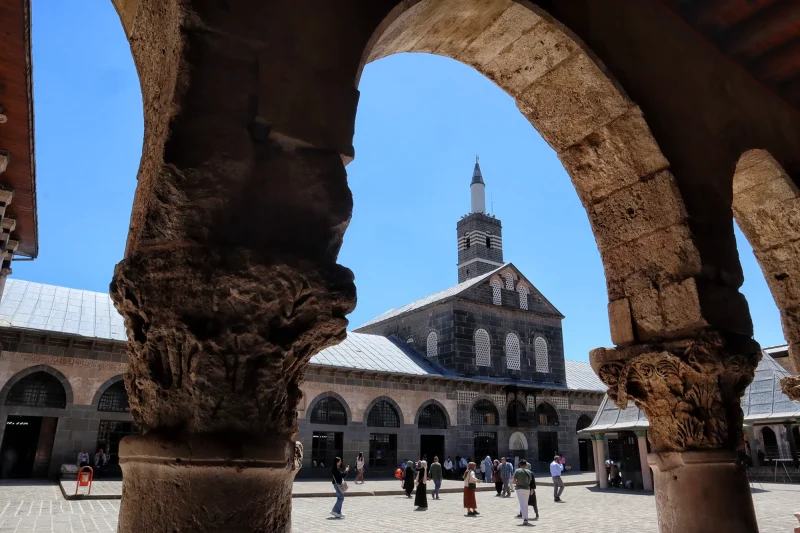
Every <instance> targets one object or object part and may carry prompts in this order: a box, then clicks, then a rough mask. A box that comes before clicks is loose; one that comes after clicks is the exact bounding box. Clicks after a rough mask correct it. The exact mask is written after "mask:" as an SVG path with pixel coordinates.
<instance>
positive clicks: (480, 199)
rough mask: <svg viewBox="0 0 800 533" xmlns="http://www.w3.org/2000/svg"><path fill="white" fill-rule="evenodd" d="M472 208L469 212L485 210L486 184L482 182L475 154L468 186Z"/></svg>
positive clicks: (477, 158)
mask: <svg viewBox="0 0 800 533" xmlns="http://www.w3.org/2000/svg"><path fill="white" fill-rule="evenodd" d="M469 190H470V197H471V200H472V208H471V209H470V213H485V212H486V184H485V183H484V182H483V174H481V165H480V162H479V157H478V156H477V155H476V156H475V169H474V170H473V171H472V183H471V184H470V186H469Z"/></svg>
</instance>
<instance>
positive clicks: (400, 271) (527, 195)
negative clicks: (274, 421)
mask: <svg viewBox="0 0 800 533" xmlns="http://www.w3.org/2000/svg"><path fill="white" fill-rule="evenodd" d="M33 47H34V50H33V52H34V98H35V106H36V107H35V112H36V156H37V188H38V201H39V235H40V255H39V258H38V259H37V260H36V261H34V262H17V263H14V276H15V277H17V278H19V279H26V280H31V281H38V282H42V283H51V284H55V285H64V286H68V287H74V288H81V289H88V290H96V291H103V292H105V291H107V290H108V283H109V281H110V279H111V275H112V273H113V268H114V265H115V264H116V263H117V262H118V261H119V260H120V259H121V258H122V255H123V251H124V246H125V236H126V234H127V227H128V221H129V217H130V211H131V204H132V199H133V192H134V189H135V187H136V171H137V168H138V164H139V158H140V155H141V143H142V107H141V94H140V92H139V86H138V80H137V77H136V72H135V69H134V66H133V61H132V58H131V55H130V50H129V48H128V44H127V42H126V41H125V37H124V35H123V32H122V27H121V25H120V23H119V19H118V18H117V15H116V13H115V12H114V10H113V8H112V7H111V2H110V1H108V0H106V1H101V2H78V1H77V0H72V1H69V2H63V1H57V0H35V1H34V2H33ZM359 89H360V91H361V100H360V103H359V109H358V116H357V119H356V136H355V140H354V145H355V150H356V159H355V161H353V162H352V163H350V165H349V166H348V167H347V172H348V178H349V183H350V188H351V189H352V191H353V198H354V203H355V209H354V212H353V220H352V223H351V224H350V228H349V229H348V231H347V234H346V236H345V242H344V246H343V248H342V252H341V254H340V258H339V262H340V263H342V264H343V265H345V266H347V267H349V268H351V269H352V270H353V271H354V272H355V275H356V285H357V287H358V307H357V308H356V310H355V312H354V313H353V314H352V315H351V316H350V320H351V326H352V327H356V326H358V325H360V324H362V323H363V322H365V321H367V320H368V319H370V318H372V317H373V316H375V315H377V314H380V313H382V312H383V311H386V310H387V309H389V308H392V307H396V306H399V305H403V304H406V303H408V302H410V301H412V300H415V299H417V298H420V297H423V296H426V295H428V294H430V293H433V292H436V291H438V290H441V289H444V288H446V287H448V286H451V285H454V284H455V283H456V282H457V276H456V273H457V271H456V234H455V224H456V221H458V219H459V217H461V215H464V214H466V213H467V211H468V210H469V182H470V178H471V175H472V168H473V165H474V162H475V155H476V154H479V155H480V158H481V159H480V160H481V168H482V169H483V174H484V179H485V181H486V190H487V207H488V206H493V211H494V213H495V215H496V216H497V217H498V218H500V219H501V220H502V222H503V245H504V255H505V260H506V261H511V262H513V263H514V264H515V265H516V266H517V267H518V268H519V269H520V270H521V271H522V272H523V273H524V274H525V275H526V276H527V277H528V279H530V280H531V282H533V283H534V285H536V286H537V288H538V289H539V290H540V291H542V292H543V293H544V294H545V296H547V298H548V299H550V301H551V302H552V303H553V304H554V305H555V306H556V307H557V308H558V309H559V310H560V311H561V312H562V313H563V314H564V315H566V317H567V318H566V319H565V320H564V343H565V350H566V356H567V358H569V359H579V360H585V359H587V357H588V350H589V349H591V348H594V347H597V346H608V345H610V343H611V341H610V338H609V333H608V318H607V315H606V303H607V301H608V300H607V295H606V292H605V281H604V278H603V268H602V264H601V262H600V256H599V254H598V252H597V247H596V245H595V242H594V238H593V236H592V233H591V230H590V228H589V223H588V219H587V217H586V213H585V212H584V210H583V208H582V207H581V204H580V202H579V200H578V197H577V195H576V193H575V190H574V189H573V187H572V185H571V183H570V181H569V178H568V176H567V175H566V173H565V171H564V169H563V167H562V166H561V164H560V162H559V161H558V159H557V158H556V155H555V153H554V152H553V151H552V150H551V149H550V147H549V146H548V145H547V144H546V143H545V142H544V140H542V138H541V137H540V136H539V135H538V134H537V133H536V131H535V130H534V129H533V127H531V125H530V124H529V123H528V122H527V120H526V119H525V118H524V117H523V116H522V115H521V114H520V113H519V111H518V110H517V109H516V106H515V105H514V101H513V100H512V99H511V98H510V97H508V96H507V95H506V94H505V93H503V92H502V91H501V90H500V89H499V88H498V87H496V86H495V85H494V84H493V83H492V82H490V81H489V80H487V79H486V78H484V77H483V76H482V75H480V74H479V73H477V72H476V71H474V70H472V69H471V68H469V67H467V66H464V65H462V64H459V63H457V62H455V61H453V60H450V59H446V58H441V57H436V56H431V55H425V54H403V55H397V56H391V57H388V58H385V59H382V60H380V61H377V62H375V63H373V64H370V65H368V66H367V67H366V69H365V70H364V75H363V77H362V79H361V85H360V87H359ZM737 241H738V243H739V249H740V254H741V258H742V265H743V268H744V272H745V280H746V281H745V285H744V286H743V287H742V292H743V293H744V294H745V296H746V297H747V299H748V301H749V303H750V308H751V313H752V315H753V321H754V324H755V330H756V339H757V340H758V341H759V342H761V343H762V345H764V346H769V345H774V344H780V343H782V342H783V334H782V332H781V327H780V318H779V315H778V311H777V309H776V307H775V304H774V302H773V300H772V297H771V295H770V293H769V290H768V288H767V285H766V283H765V281H764V277H763V275H762V274H761V270H760V268H759V267H758V264H757V263H756V261H755V258H754V256H753V254H752V251H751V249H750V247H749V246H748V244H747V242H746V240H745V239H744V238H743V236H742V235H741V233H739V232H738V230H737Z"/></svg>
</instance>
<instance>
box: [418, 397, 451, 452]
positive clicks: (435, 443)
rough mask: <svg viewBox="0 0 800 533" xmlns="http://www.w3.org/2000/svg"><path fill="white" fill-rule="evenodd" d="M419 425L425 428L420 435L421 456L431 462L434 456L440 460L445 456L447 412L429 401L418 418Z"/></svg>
mask: <svg viewBox="0 0 800 533" xmlns="http://www.w3.org/2000/svg"><path fill="white" fill-rule="evenodd" d="M417 427H418V428H419V429H421V430H425V432H424V433H421V434H420V436H419V457H420V458H422V459H425V460H426V461H428V464H430V463H431V462H432V461H433V458H434V457H438V458H439V461H440V462H443V461H444V457H445V437H446V430H447V413H445V411H444V409H442V408H441V407H440V406H438V405H437V404H435V403H433V401H431V403H428V404H427V405H424V406H422V408H421V409H420V411H419V416H418V419H417Z"/></svg>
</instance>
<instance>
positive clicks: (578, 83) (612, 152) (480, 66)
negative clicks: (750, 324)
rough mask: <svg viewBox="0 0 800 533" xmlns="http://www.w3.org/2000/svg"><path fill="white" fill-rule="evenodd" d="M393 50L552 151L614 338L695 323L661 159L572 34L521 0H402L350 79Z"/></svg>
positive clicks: (675, 333)
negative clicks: (465, 89)
mask: <svg viewBox="0 0 800 533" xmlns="http://www.w3.org/2000/svg"><path fill="white" fill-rule="evenodd" d="M400 52H424V53H432V54H436V55H441V56H445V57H449V58H452V59H454V60H456V61H460V62H462V63H464V64H467V65H469V66H471V67H473V68H475V69H476V70H477V71H479V72H481V73H482V74H484V75H485V76H486V77H488V78H489V79H491V80H492V81H494V82H495V83H496V84H497V85H498V86H499V87H500V88H501V89H502V90H504V91H505V92H506V93H507V94H509V95H510V96H511V97H512V98H514V99H515V101H516V103H517V107H518V108H519V109H520V111H521V112H522V114H523V115H524V116H525V117H526V118H527V119H528V120H529V121H530V123H531V125H532V126H533V127H534V128H535V129H536V130H537V131H538V132H539V133H540V134H541V135H542V137H544V139H545V140H546V141H547V142H548V143H549V144H550V146H551V147H553V149H554V150H555V151H556V153H557V154H558V157H559V159H560V160H561V162H562V163H563V165H564V167H565V169H566V171H567V173H568V174H569V176H570V178H571V180H572V183H573V185H574V186H575V189H576V191H577V192H578V196H579V197H580V198H581V201H582V203H583V205H584V208H585V209H586V211H587V214H588V216H589V220H590V223H591V226H592V231H593V233H594V236H595V240H596V242H597V246H598V249H599V251H600V255H601V257H602V260H603V265H604V268H605V276H606V285H607V290H608V296H609V302H610V304H609V314H610V318H611V320H610V324H611V328H612V340H614V343H615V344H617V345H627V344H630V343H632V342H634V341H636V340H649V339H656V338H665V337H680V336H681V335H684V334H685V333H686V331H687V330H697V329H701V328H703V327H705V326H706V325H707V324H706V322H705V321H703V320H701V316H702V313H701V310H700V305H699V298H698V297H697V292H698V288H697V286H696V285H695V282H694V279H693V278H694V277H697V276H699V275H700V272H701V268H700V267H701V263H700V257H699V253H698V251H697V249H696V247H695V244H694V242H693V240H692V236H691V233H690V231H689V229H688V225H687V215H686V209H685V206H684V202H683V199H682V197H681V194H680V191H679V190H678V187H677V184H676V181H675V179H674V177H673V176H672V174H671V173H670V171H669V163H668V161H667V159H666V158H665V157H664V155H663V154H662V152H661V150H660V148H659V146H658V144H657V142H656V140H655V139H654V137H653V135H652V134H651V132H650V128H649V126H648V125H647V123H646V121H645V119H644V117H643V115H642V112H641V111H640V109H639V108H638V106H637V105H636V104H635V103H634V102H633V101H631V99H630V98H629V97H628V95H627V94H626V93H625V91H624V90H623V89H622V88H621V86H620V85H619V84H618V83H617V82H616V80H614V79H612V77H611V76H610V74H609V73H608V72H607V71H606V69H605V67H604V66H603V65H602V63H600V61H599V60H597V59H596V58H595V57H594V56H593V55H592V54H591V53H590V52H589V51H588V48H587V47H585V45H584V44H583V43H582V42H581V41H580V40H579V39H578V38H577V37H575V36H574V35H573V34H571V32H569V31H567V30H566V29H565V28H564V27H562V26H561V25H560V24H559V23H558V22H556V21H555V20H553V19H552V17H550V16H549V15H548V14H547V13H545V12H543V11H542V10H539V8H536V7H534V6H533V5H532V4H531V3H529V2H524V1H519V2H515V1H512V0H490V1H479V0H437V1H434V0H412V1H409V2H402V3H400V4H398V5H397V6H396V7H395V8H394V9H393V10H392V11H391V12H390V14H389V15H388V16H387V17H386V18H385V19H384V20H383V21H382V23H381V24H380V25H379V26H378V28H377V29H376V30H375V32H374V33H373V35H372V37H371V38H370V40H369V42H368V44H367V46H366V47H365V50H364V53H363V56H362V59H361V64H360V66H359V70H358V74H357V76H356V81H358V79H359V78H360V74H361V72H362V70H363V67H364V65H366V64H367V63H368V62H370V61H374V60H377V59H380V58H382V57H386V56H389V55H392V54H395V53H400ZM665 315H666V319H665Z"/></svg>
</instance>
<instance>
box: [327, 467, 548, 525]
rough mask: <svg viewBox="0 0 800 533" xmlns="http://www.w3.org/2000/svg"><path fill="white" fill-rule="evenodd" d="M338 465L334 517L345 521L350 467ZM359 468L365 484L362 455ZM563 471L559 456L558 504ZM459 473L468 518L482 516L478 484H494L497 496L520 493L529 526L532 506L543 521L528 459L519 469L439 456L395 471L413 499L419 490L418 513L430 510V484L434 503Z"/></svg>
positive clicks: (522, 512) (522, 515) (334, 479)
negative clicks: (448, 480) (441, 459)
mask: <svg viewBox="0 0 800 533" xmlns="http://www.w3.org/2000/svg"><path fill="white" fill-rule="evenodd" d="M334 462H335V464H334V466H333V468H332V469H331V474H332V482H333V488H334V491H335V492H336V503H335V504H334V506H333V509H332V510H331V515H333V516H334V517H335V518H343V517H344V515H343V514H342V504H343V503H344V493H345V491H346V490H347V483H346V481H345V479H346V478H347V474H348V473H349V471H350V465H347V466H346V467H345V468H344V469H342V459H341V458H339V457H337V458H336V459H335V460H334ZM462 462H463V463H464V469H463V472H461V464H462ZM356 469H357V470H358V476H357V478H356V482H358V481H359V480H360V481H361V483H364V457H363V455H362V454H361V453H359V454H358V458H357V459H356ZM563 471H564V460H563V459H562V458H561V457H560V456H558V455H556V456H555V457H554V458H553V462H552V463H550V475H551V477H552V478H553V498H554V500H555V501H556V502H560V501H561V494H562V493H563V492H564V482H563V481H562V479H561V474H562V472H563ZM459 474H460V476H459V477H461V479H462V480H463V481H464V508H465V509H466V510H467V516H477V515H479V514H480V513H479V512H478V503H477V501H476V499H475V491H476V489H477V484H478V483H481V482H484V483H490V482H493V483H494V485H495V490H496V491H497V494H496V496H497V497H506V498H509V497H511V492H512V490H513V491H515V492H516V494H517V498H518V500H519V506H520V507H519V514H518V515H517V518H522V521H523V524H528V507H529V506H530V507H533V511H534V513H535V514H536V519H538V518H539V506H538V504H537V502H536V481H535V479H534V476H533V472H531V470H530V468H529V464H528V462H527V461H526V460H525V459H521V460H519V463H518V466H517V467H515V465H514V464H513V463H512V462H511V460H510V459H508V458H506V457H501V458H500V459H495V460H492V458H491V457H489V456H486V458H485V459H484V460H483V461H481V463H480V466H478V465H477V464H476V463H475V462H474V461H466V460H465V459H464V458H462V457H456V462H455V463H453V461H452V460H451V459H450V458H449V457H448V458H447V460H446V461H445V463H444V465H442V464H441V463H440V462H439V457H434V458H433V462H432V463H431V464H430V465H428V462H427V460H426V458H424V457H423V458H422V459H420V460H419V461H416V462H414V461H406V462H404V463H403V464H402V465H400V468H398V469H397V471H396V472H395V477H397V478H398V479H400V480H401V482H402V487H403V490H404V491H405V494H406V497H407V498H409V499H410V498H411V494H412V492H414V490H415V489H416V495H415V497H414V505H415V507H416V510H417V511H425V510H427V509H428V481H432V482H433V491H432V493H431V497H432V498H433V499H434V500H439V499H441V498H440V497H439V489H440V488H441V486H442V480H443V479H444V478H445V477H447V478H450V477H453V476H454V475H459ZM479 477H480V479H479ZM512 487H513V488H512Z"/></svg>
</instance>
